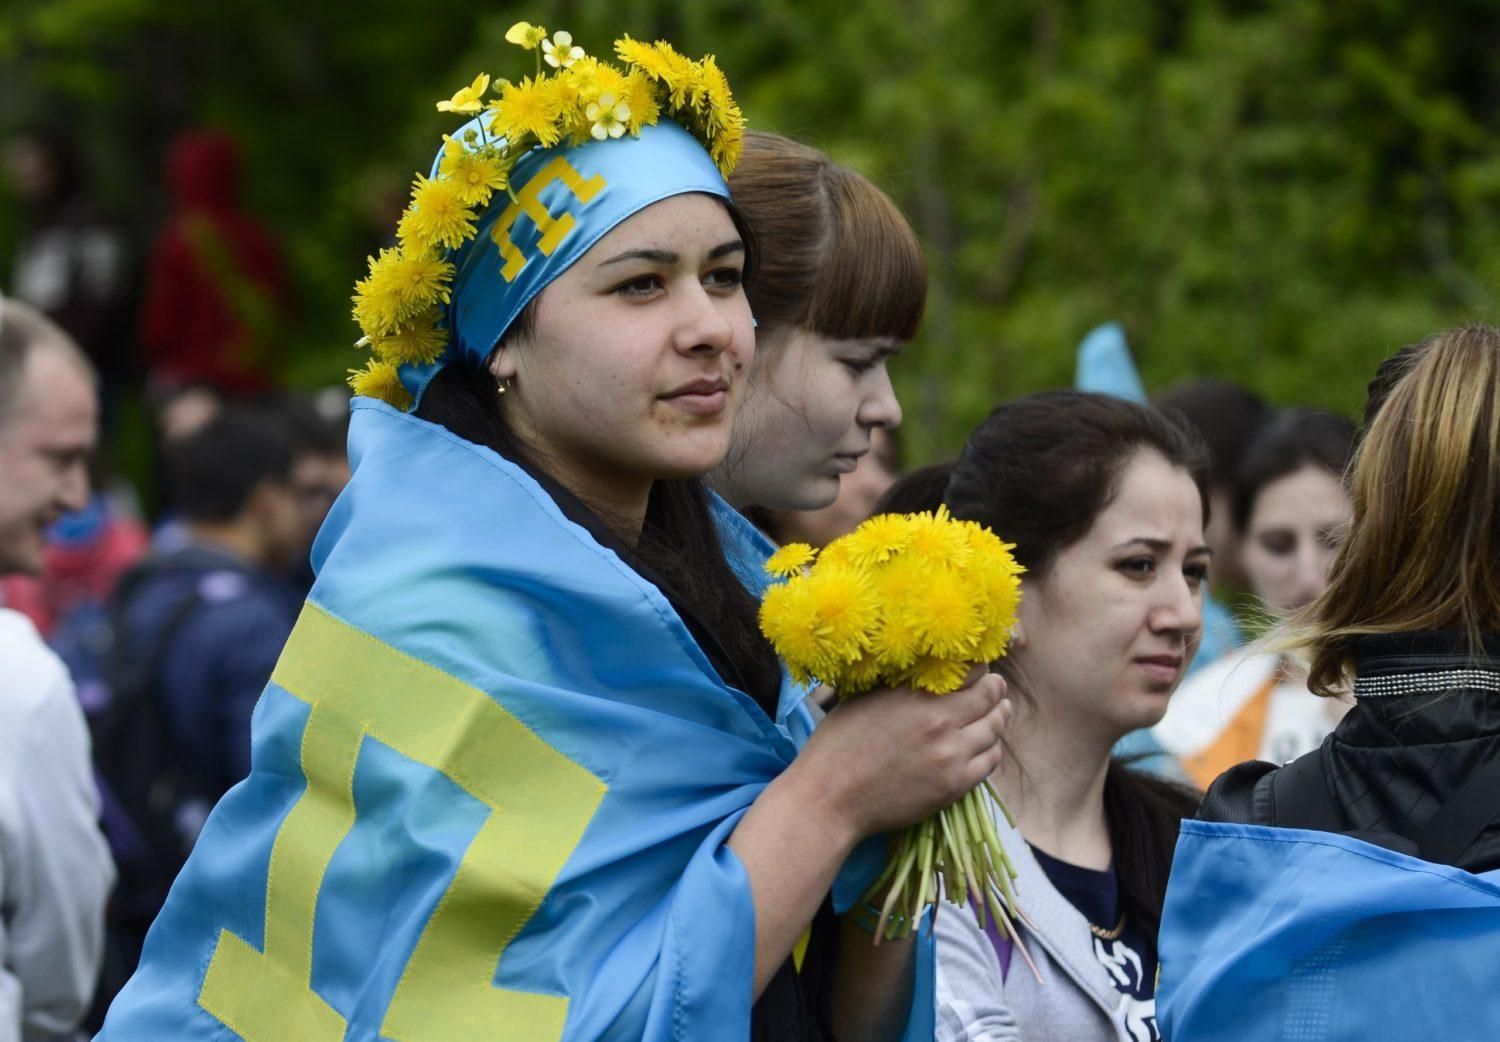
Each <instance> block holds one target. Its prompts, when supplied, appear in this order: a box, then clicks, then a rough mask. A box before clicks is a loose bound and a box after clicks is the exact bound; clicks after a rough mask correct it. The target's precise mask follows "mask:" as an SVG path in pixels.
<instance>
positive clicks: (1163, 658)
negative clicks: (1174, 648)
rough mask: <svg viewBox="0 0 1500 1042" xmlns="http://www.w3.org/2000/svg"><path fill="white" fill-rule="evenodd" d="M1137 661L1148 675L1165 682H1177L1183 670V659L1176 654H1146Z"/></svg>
mask: <svg viewBox="0 0 1500 1042" xmlns="http://www.w3.org/2000/svg"><path fill="white" fill-rule="evenodd" d="M1135 661H1136V664H1137V665H1138V666H1140V667H1141V669H1142V670H1143V671H1145V673H1146V675H1147V676H1148V677H1150V678H1151V679H1152V680H1156V681H1159V682H1161V683H1164V684H1171V683H1175V682H1176V680H1177V676H1178V674H1179V673H1181V672H1182V659H1181V658H1180V657H1178V656H1175V655H1145V656H1142V657H1141V658H1138V659H1136V660H1135Z"/></svg>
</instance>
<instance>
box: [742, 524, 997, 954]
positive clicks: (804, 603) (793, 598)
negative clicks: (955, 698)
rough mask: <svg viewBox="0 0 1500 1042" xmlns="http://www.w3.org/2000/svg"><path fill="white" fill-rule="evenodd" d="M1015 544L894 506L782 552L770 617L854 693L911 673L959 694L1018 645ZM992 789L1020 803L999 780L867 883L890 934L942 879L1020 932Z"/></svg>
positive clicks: (772, 634)
mask: <svg viewBox="0 0 1500 1042" xmlns="http://www.w3.org/2000/svg"><path fill="white" fill-rule="evenodd" d="M1011 549H1012V547H1011V546H1010V545H1008V544H1006V543H1003V542H1001V541H1000V539H999V538H997V537H996V536H995V534H994V533H993V532H991V531H990V530H989V529H987V528H984V527H982V526H980V525H977V524H975V523H973V522H971V521H957V520H955V519H953V518H952V517H950V516H949V514H948V512H947V509H946V508H939V509H938V511H937V513H936V514H933V513H922V514H909V515H902V514H882V515H880V516H877V517H873V518H871V519H870V520H868V521H866V522H865V523H864V524H862V525H860V526H859V528H857V529H855V530H854V531H853V532H851V533H849V534H848V535H846V536H843V537H841V538H839V539H837V540H835V541H834V542H832V543H830V544H829V545H828V546H827V547H825V548H824V549H823V550H822V552H821V553H819V552H817V551H814V550H813V549H812V548H811V547H809V546H806V545H804V544H800V543H792V544H789V545H787V546H784V547H782V548H781V549H780V550H779V551H777V552H776V553H775V554H774V555H773V556H772V557H771V559H770V560H769V561H768V562H767V563H766V567H767V570H768V571H770V572H771V573H772V574H773V575H778V576H782V577H785V578H786V581H785V582H784V583H781V584H779V585H776V586H773V587H771V589H770V590H768V591H767V593H766V596H765V600H764V602H763V603H762V604H761V610H760V623H761V629H762V630H763V631H764V632H765V634H766V637H767V638H768V639H769V640H770V641H771V643H772V645H774V646H775V648H776V651H777V653H778V654H780V655H781V657H782V659H783V660H784V661H785V662H786V664H787V667H788V669H790V670H791V672H792V675H793V677H795V678H796V679H797V680H799V681H800V682H803V683H808V682H810V681H813V680H816V681H819V682H821V683H824V684H828V685H830V686H832V687H833V688H835V689H836V690H837V691H838V693H839V698H840V700H841V701H843V700H847V699H850V698H857V697H859V696H860V695H862V694H866V693H868V692H869V691H872V690H874V689H876V688H880V687H898V686H902V685H909V686H911V687H913V688H917V689H919V690H922V691H928V692H931V693H932V694H933V695H935V696H937V695H945V694H949V693H951V692H953V691H956V690H958V689H959V688H960V687H962V686H963V683H964V680H965V678H966V677H967V676H968V675H969V673H970V671H971V670H972V669H973V667H974V666H975V665H976V664H988V663H990V662H993V661H994V660H995V659H998V658H1000V657H1001V656H1003V655H1004V654H1005V649H1006V645H1007V644H1008V643H1009V641H1010V634H1011V631H1012V630H1013V629H1014V628H1015V624H1016V608H1017V605H1018V604H1019V602H1020V595H1021V586H1020V574H1021V572H1022V571H1023V569H1022V568H1021V566H1020V565H1019V564H1017V563H1016V560H1015V558H1014V557H1012V556H1011V553H1010V551H1011ZM913 751H914V752H915V753H916V754H918V755H920V753H921V750H913ZM988 799H993V800H995V801H996V803H997V804H998V805H999V806H1000V808H1001V810H1002V811H1003V812H1004V813H1005V814H1006V816H1007V818H1008V817H1009V816H1010V813H1009V811H1007V810H1005V805H1004V803H1003V802H1001V801H1000V797H999V794H998V793H996V792H995V790H994V787H993V786H992V785H990V783H989V781H988V780H986V781H985V782H984V784H982V785H981V786H979V787H978V788H976V789H974V790H973V791H972V792H970V793H969V794H968V795H966V796H964V797H963V798H962V799H961V800H959V801H958V802H957V803H955V804H954V805H953V806H951V807H948V808H946V809H944V810H942V811H940V812H939V813H938V814H936V815H934V816H933V817H931V818H928V819H927V820H926V821H923V822H921V823H920V824H917V825H913V826H911V827H909V828H907V829H906V830H905V831H904V832H903V833H902V834H901V836H900V840H899V844H898V846H897V848H896V851H895V854H894V855H893V857H892V858H891V860H890V861H889V862H888V863H887V865H886V869H885V872H884V873H882V875H881V877H880V878H879V879H878V880H877V881H876V883H875V884H874V886H872V887H871V889H870V891H869V893H868V894H867V895H866V900H867V901H872V902H873V901H874V900H878V899H879V894H880V893H881V891H882V890H884V891H885V898H884V901H883V903H882V906H881V916H880V921H879V923H878V925H877V929H876V941H877V943H878V942H879V940H880V938H881V936H882V935H886V936H895V935H896V934H897V933H898V932H899V931H898V929H897V924H896V922H894V921H893V920H892V919H891V915H892V912H893V911H895V910H897V909H899V910H900V911H901V912H902V913H903V914H904V915H906V916H907V917H908V921H910V922H915V921H916V919H917V917H918V916H919V915H920V914H921V911H922V909H923V908H924V907H925V906H926V905H927V904H928V903H930V902H931V901H934V900H935V899H936V897H937V894H938V881H939V879H941V880H942V882H943V889H944V891H945V892H946V894H947V896H948V898H949V900H951V901H953V902H954V903H955V904H961V903H963V901H964V900H965V898H967V899H969V900H970V901H971V902H972V903H973V904H974V906H975V908H976V910H977V912H978V914H979V916H980V917H981V920H982V919H983V917H984V915H985V909H986V908H988V909H989V910H990V911H992V912H993V913H994V915H995V918H996V920H997V921H998V922H999V923H1000V924H1001V926H1002V928H1003V929H1004V930H1005V931H1006V932H1007V933H1008V934H1009V935H1010V936H1011V937H1012V938H1013V939H1016V940H1019V938H1018V937H1017V935H1016V932H1015V927H1014V923H1013V922H1012V916H1013V915H1014V914H1016V911H1017V909H1016V904H1015V893H1014V890H1013V888H1012V885H1011V884H1012V882H1013V880H1014V879H1015V868H1014V866H1013V865H1012V864H1011V862H1010V859H1009V858H1008V857H1007V856H1006V853H1005V850H1004V848H1003V847H1002V846H1001V844H1000V840H999V838H998V836H997V835H996V833H995V828H994V821H993V819H992V817H991V815H990V808H989V807H988V806H987V803H986V801H987V800H988ZM888 927H889V929H888Z"/></svg>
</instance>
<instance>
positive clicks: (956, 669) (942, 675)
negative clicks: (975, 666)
mask: <svg viewBox="0 0 1500 1042" xmlns="http://www.w3.org/2000/svg"><path fill="white" fill-rule="evenodd" d="M971 668H972V667H971V665H970V664H969V663H967V662H954V661H952V660H950V659H944V658H935V657H931V656H928V657H925V658H921V659H918V660H917V663H916V665H914V666H912V667H911V669H909V670H908V671H907V672H906V675H905V676H904V677H903V678H902V679H904V680H905V681H906V682H907V683H908V684H910V685H911V686H912V687H914V688H916V689H918V690H919V691H929V692H931V693H932V694H934V695H951V694H952V693H953V692H955V691H957V690H958V689H959V688H961V687H963V684H964V678H965V677H967V676H968V675H969V670H970V669H971Z"/></svg>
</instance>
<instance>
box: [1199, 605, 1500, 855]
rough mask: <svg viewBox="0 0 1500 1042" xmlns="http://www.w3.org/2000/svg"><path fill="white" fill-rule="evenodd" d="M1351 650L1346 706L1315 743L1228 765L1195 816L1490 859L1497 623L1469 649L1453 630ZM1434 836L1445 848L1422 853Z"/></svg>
mask: <svg viewBox="0 0 1500 1042" xmlns="http://www.w3.org/2000/svg"><path fill="white" fill-rule="evenodd" d="M1354 650H1355V671H1356V677H1357V680H1356V683H1355V688H1354V695H1355V706H1354V708H1353V709H1351V710H1350V711H1349V714H1348V715H1347V716H1345V717H1344V719H1343V721H1342V722H1340V724H1339V725H1338V727H1337V728H1336V729H1335V730H1334V732H1333V733H1332V734H1331V735H1329V736H1328V738H1327V739H1326V740H1325V741H1324V742H1323V746H1322V748H1320V749H1317V750H1315V751H1313V752H1312V753H1309V754H1308V755H1307V756H1306V757H1303V758H1302V759H1300V760H1297V761H1294V762H1293V763H1292V764H1290V765H1288V766H1287V767H1284V768H1276V767H1274V766H1272V765H1271V764H1268V763H1263V762H1260V761H1254V762H1251V763H1244V764H1240V765H1239V766H1238V767H1233V768H1231V769H1230V770H1228V771H1226V772H1224V774H1222V775H1221V776H1220V777H1219V778H1218V780H1216V781H1215V782H1214V783H1213V785H1211V786H1210V787H1209V790H1208V795H1207V796H1206V797H1205V798H1204V801H1203V804H1202V806H1201V807H1200V808H1199V811H1198V817H1199V818H1200V819H1202V820H1205V821H1225V822H1241V823H1248V824H1255V825H1278V826H1282V827H1302V828H1307V827H1313V828H1325V829H1326V830H1327V831H1339V832H1345V833H1349V834H1353V835H1356V836H1358V837H1359V838H1361V839H1365V840H1368V841H1370V842H1374V843H1378V844H1379V845H1381V846H1385V847H1389V848H1391V849H1395V850H1400V851H1402V852H1403V853H1408V854H1412V855H1414V856H1422V857H1424V858H1425V859H1426V860H1445V861H1448V862H1449V863H1451V864H1453V865H1455V866H1457V867H1459V868H1462V869H1465V870H1467V871H1470V872H1484V871H1488V870H1490V869H1494V868H1500V634H1488V635H1486V636H1485V639H1484V648H1483V651H1482V653H1481V654H1478V655H1475V654H1473V653H1472V652H1471V651H1470V650H1469V649H1468V646H1467V640H1466V638H1464V636H1463V635H1461V634H1456V633H1411V634H1400V635H1393V636H1380V637H1366V638H1362V639H1361V640H1360V641H1359V642H1358V643H1357V644H1356V645H1355V649H1354ZM1299 774H1300V775H1301V778H1300V779H1297V781H1298V784H1295V785H1294V784H1290V783H1292V782H1293V781H1294V779H1296V776H1297V775H1299ZM1278 779H1279V781H1278ZM1319 781H1321V783H1322V785H1323V787H1324V788H1325V789H1326V792H1327V794H1328V796H1329V797H1331V800H1322V801H1321V802H1323V803H1324V804H1327V805H1328V807H1329V809H1328V811H1326V812H1325V813H1326V814H1327V817H1326V818H1325V819H1324V820H1317V807H1316V806H1315V805H1316V804H1318V803H1319V802H1320V799H1319V797H1321V796H1322V793H1321V792H1319V791H1313V792H1312V796H1313V798H1312V799H1307V798H1305V797H1306V796H1307V794H1308V793H1309V790H1308V789H1307V788H1306V785H1307V784H1311V785H1313V786H1316V785H1317V784H1318V782H1319ZM1309 805H1314V806H1309ZM1440 811H1441V812H1443V816H1442V817H1439V812H1440ZM1335 825H1337V826H1339V827H1337V828H1335V827H1333V826H1335ZM1445 840H1451V842H1447V843H1446V844H1445V842H1444V841H1445ZM1445 845H1446V846H1447V847H1451V848H1453V849H1452V850H1451V851H1450V853H1449V856H1446V857H1442V858H1434V857H1432V856H1430V854H1431V852H1432V851H1433V850H1437V849H1444V847H1445Z"/></svg>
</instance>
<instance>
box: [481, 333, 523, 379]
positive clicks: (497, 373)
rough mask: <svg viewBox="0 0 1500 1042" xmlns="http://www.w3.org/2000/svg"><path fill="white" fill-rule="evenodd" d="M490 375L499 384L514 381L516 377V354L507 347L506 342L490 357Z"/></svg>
mask: <svg viewBox="0 0 1500 1042" xmlns="http://www.w3.org/2000/svg"><path fill="white" fill-rule="evenodd" d="M487 368H488V369H489V371H490V375H491V376H493V377H494V378H495V380H496V381H497V382H499V383H505V382H506V381H509V380H514V379H515V377H516V356H515V352H514V351H512V350H511V349H510V348H509V347H507V346H506V344H505V341H503V340H502V341H500V346H499V347H497V348H495V352H494V354H492V355H490V362H489V366H488V367H487Z"/></svg>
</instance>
